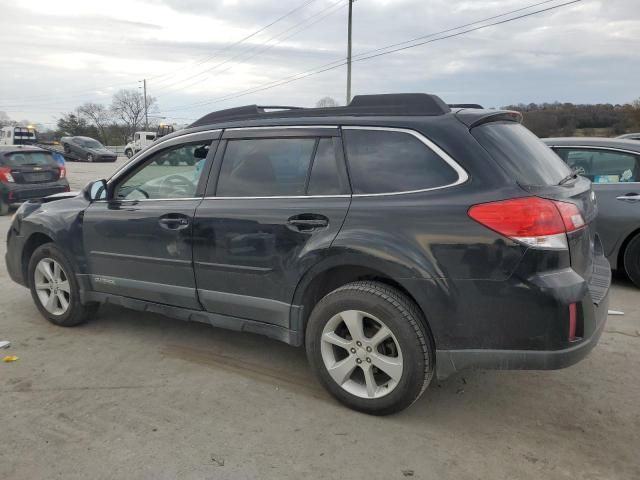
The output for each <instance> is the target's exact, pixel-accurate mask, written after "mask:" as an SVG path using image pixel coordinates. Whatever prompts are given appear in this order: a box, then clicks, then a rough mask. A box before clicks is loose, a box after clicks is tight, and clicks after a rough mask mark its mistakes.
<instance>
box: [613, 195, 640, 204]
mask: <svg viewBox="0 0 640 480" xmlns="http://www.w3.org/2000/svg"><path fill="white" fill-rule="evenodd" d="M616 199H617V200H626V201H629V202H640V193H627V194H626V195H620V196H619V197H616Z"/></svg>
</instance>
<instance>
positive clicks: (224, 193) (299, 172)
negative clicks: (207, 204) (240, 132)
mask: <svg viewBox="0 0 640 480" xmlns="http://www.w3.org/2000/svg"><path fill="white" fill-rule="evenodd" d="M315 145H316V139H315V138H258V139H245V140H229V141H228V142H227V148H226V150H225V153H224V158H223V160H222V168H221V170H220V176H219V179H218V187H217V191H216V195H217V196H219V197H273V196H290V195H304V194H305V189H306V186H307V178H308V176H309V167H310V165H311V157H312V155H313V152H314V149H315Z"/></svg>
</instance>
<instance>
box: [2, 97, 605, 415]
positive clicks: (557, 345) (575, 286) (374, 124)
mask: <svg viewBox="0 0 640 480" xmlns="http://www.w3.org/2000/svg"><path fill="white" fill-rule="evenodd" d="M520 119H521V117H520V115H519V114H517V113H514V112H509V111H499V110H483V109H479V108H464V107H459V106H457V107H450V106H448V105H446V104H445V103H444V102H442V100H440V99H439V98H438V97H436V96H432V95H426V94H398V95H370V96H357V97H355V98H354V99H353V101H352V102H351V103H350V104H349V105H348V106H346V107H338V108H318V109H293V108H275V107H273V108H268V107H257V106H248V107H240V108H235V109H230V110H225V111H220V112H214V113H212V114H209V115H207V116H205V117H203V118H201V119H200V120H198V121H196V122H195V123H193V124H192V125H191V126H190V127H189V128H187V129H185V130H181V131H179V132H176V133H174V134H171V135H167V136H165V137H163V138H161V139H159V140H158V141H156V142H155V143H154V144H153V145H152V146H151V147H150V148H148V149H146V150H145V151H143V152H141V153H140V154H138V155H137V156H134V157H133V158H132V159H131V161H130V162H129V163H127V164H126V165H125V166H124V167H122V168H121V169H119V170H117V171H116V172H115V173H114V174H113V175H112V176H111V177H110V178H109V179H107V180H99V181H96V182H94V183H92V184H90V185H88V186H87V187H86V188H85V190H84V191H83V192H81V193H80V194H75V195H69V196H68V198H64V199H62V198H60V197H56V198H46V199H44V200H42V201H38V202H31V203H27V204H25V205H23V206H22V207H21V208H20V210H18V212H17V214H16V216H15V219H14V221H13V223H12V225H11V229H10V232H9V235H8V249H7V257H6V261H7V265H8V269H9V272H10V274H11V276H12V278H13V279H14V280H15V281H17V282H19V283H21V284H23V285H25V286H27V287H29V288H30V289H31V293H32V296H33V299H34V301H35V303H36V305H37V307H38V309H39V310H40V311H41V312H42V314H43V315H44V316H45V317H46V318H48V319H49V320H50V321H52V322H53V323H56V324H58V325H63V326H72V325H77V324H79V323H82V322H84V321H86V320H87V319H90V318H91V317H92V315H93V314H94V312H95V311H96V308H97V306H98V305H99V304H100V303H104V302H109V303H114V304H120V305H124V306H126V307H130V308H133V309H138V310H146V311H155V312H160V313H162V314H165V315H169V316H173V317H177V318H180V319H183V320H191V321H198V322H205V323H210V324H212V325H214V326H216V327H224V328H229V329H234V330H242V331H247V332H252V333H258V334H263V335H266V336H268V337H272V338H276V339H278V340H281V341H284V342H287V343H289V344H291V345H299V346H302V345H304V346H305V347H306V351H307V354H308V358H309V362H310V364H311V367H312V368H313V370H314V371H315V373H316V374H317V376H318V378H319V380H320V381H321V382H322V384H323V385H324V386H325V387H326V388H327V389H328V390H329V391H330V392H331V394H333V395H334V396H335V397H336V398H337V399H339V400H340V401H341V402H343V403H345V404H346V405H348V406H350V407H352V408H354V409H357V410H361V411H364V412H367V413H372V414H379V415H382V414H389V413H392V412H396V411H398V410H401V409H403V408H405V407H407V406H409V405H411V404H412V403H413V402H414V401H415V400H416V399H417V398H418V397H419V396H420V395H421V394H422V392H423V391H424V390H425V389H426V388H427V386H428V385H429V383H430V382H431V380H432V377H433V376H434V375H435V374H437V375H438V377H440V378H444V377H446V376H448V375H450V374H452V373H454V372H456V371H459V370H461V369H465V368H470V367H475V368H495V369H554V368H561V367H565V366H568V365H571V364H573V363H575V362H577V361H579V360H580V359H582V358H583V357H584V356H585V355H586V354H587V353H588V352H589V351H590V350H591V349H592V348H593V347H594V346H595V345H596V343H597V341H598V338H599V337H600V334H601V332H602V329H603V327H604V323H605V318H606V315H607V304H608V292H609V285H610V269H609V264H608V262H607V260H606V259H605V257H604V256H603V251H602V245H601V243H600V240H599V238H598V236H597V235H596V234H595V231H594V228H593V221H594V218H595V217H596V204H595V202H594V195H593V192H592V188H591V182H590V181H589V180H587V179H585V178H583V177H580V176H577V175H575V174H574V173H573V172H572V171H571V170H570V169H569V168H568V167H567V166H566V165H565V164H564V163H563V162H562V161H561V160H560V159H559V158H558V157H557V156H556V155H555V154H554V153H553V152H552V151H551V150H550V149H549V148H548V147H546V146H545V145H544V144H543V143H542V142H540V141H539V140H538V138H537V137H535V136H534V135H533V134H532V133H531V132H529V131H528V130H527V129H526V128H524V127H523V126H522V125H521V124H520ZM174 157H175V158H174ZM185 157H189V158H191V159H192V160H193V161H191V162H184V161H180V162H178V161H174V162H172V161H171V160H172V159H174V160H175V159H178V158H179V159H181V160H184V158H185Z"/></svg>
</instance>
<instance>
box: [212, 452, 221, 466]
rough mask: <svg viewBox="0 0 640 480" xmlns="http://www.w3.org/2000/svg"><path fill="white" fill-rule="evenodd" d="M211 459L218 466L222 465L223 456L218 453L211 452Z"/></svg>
mask: <svg viewBox="0 0 640 480" xmlns="http://www.w3.org/2000/svg"><path fill="white" fill-rule="evenodd" d="M211 461H212V462H213V463H216V464H217V465H218V466H219V467H224V458H222V457H221V456H219V455H216V454H211Z"/></svg>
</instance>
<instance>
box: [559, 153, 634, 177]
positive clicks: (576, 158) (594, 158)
mask: <svg viewBox="0 0 640 480" xmlns="http://www.w3.org/2000/svg"><path fill="white" fill-rule="evenodd" d="M554 150H555V151H556V153H557V154H558V155H560V158H562V159H563V160H564V161H565V162H566V163H567V165H568V166H569V167H571V168H572V169H574V170H575V171H576V172H577V173H579V174H580V175H582V176H584V177H587V178H588V179H589V180H591V181H592V182H593V183H624V182H637V181H639V177H638V174H640V171H638V163H639V160H640V155H634V154H632V153H628V152H619V151H616V150H603V149H595V148H593V149H589V148H571V147H567V148H564V147H557V148H555V149H554Z"/></svg>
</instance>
